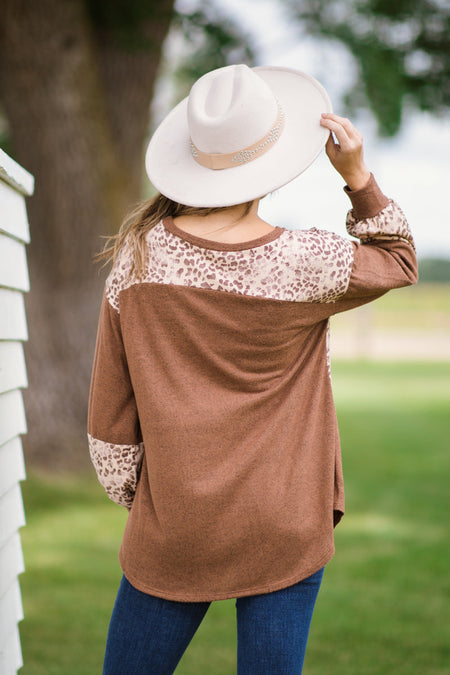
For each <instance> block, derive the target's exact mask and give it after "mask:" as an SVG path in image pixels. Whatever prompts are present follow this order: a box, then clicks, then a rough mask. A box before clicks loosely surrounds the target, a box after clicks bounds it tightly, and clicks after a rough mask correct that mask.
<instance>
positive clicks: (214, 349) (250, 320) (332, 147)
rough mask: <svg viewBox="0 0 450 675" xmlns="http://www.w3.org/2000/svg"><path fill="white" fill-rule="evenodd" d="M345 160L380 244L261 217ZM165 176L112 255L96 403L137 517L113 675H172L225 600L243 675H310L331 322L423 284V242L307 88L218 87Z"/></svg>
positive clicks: (102, 457)
mask: <svg viewBox="0 0 450 675" xmlns="http://www.w3.org/2000/svg"><path fill="white" fill-rule="evenodd" d="M330 132H332V133H330ZM333 134H334V137H333ZM335 139H336V140H335ZM324 145H326V152H327V155H328V157H329V159H330V161H331V163H332V165H333V166H334V168H335V169H336V170H337V171H338V173H339V174H340V175H341V176H342V177H343V179H344V180H345V182H346V187H345V190H346V192H347V194H348V196H349V198H350V200H351V202H352V205H353V208H352V210H351V211H350V212H349V214H348V216H347V229H348V232H349V234H351V235H353V236H354V237H356V238H358V239H359V240H360V241H359V242H356V241H353V240H350V239H346V238H342V237H339V236H337V235H335V234H333V233H330V232H326V231H320V230H317V229H312V230H307V231H304V230H303V231H302V230H299V231H288V230H285V229H283V228H280V227H273V226H272V225H270V224H269V223H267V222H265V221H263V220H262V219H261V218H259V216H258V203H259V199H260V198H261V197H262V196H264V195H266V194H267V193H269V192H271V191H273V190H275V189H277V188H279V187H281V186H282V185H284V184H286V183H287V182H289V181H290V180H292V179H293V178H295V177H296V176H297V175H299V174H300V173H301V172H302V171H304V170H305V169H306V168H307V167H308V166H309V165H310V164H311V162H312V161H314V159H315V158H316V157H317V155H318V154H319V152H320V151H321V150H322V148H323V147H324ZM146 167H147V172H148V175H149V177H150V180H151V181H152V183H153V184H154V186H155V187H156V188H157V189H158V190H159V191H160V194H159V195H158V196H157V197H156V198H155V199H154V200H153V201H152V202H147V203H146V204H144V205H143V206H142V207H141V208H140V209H139V210H138V211H136V212H135V213H134V214H132V216H131V217H130V218H129V219H128V221H127V222H126V223H125V224H124V226H123V228H122V230H121V232H120V233H119V235H118V237H117V238H116V241H115V245H114V247H112V248H110V249H109V251H108V252H107V254H108V255H109V256H112V258H113V260H114V265H113V268H112V271H111V273H110V275H109V277H108V280H107V282H106V289H105V295H104V299H103V306H102V311H101V316H100V323H99V332H98V339H97V347H96V355H95V362H94V368H93V375H92V384H91V393H90V406H89V421H88V427H89V428H88V431H89V443H90V450H91V456H92V460H93V463H94V465H95V468H96V470H97V473H98V476H99V479H100V481H101V483H102V484H103V485H104V487H105V489H106V491H107V493H108V495H109V496H110V497H111V499H113V500H114V501H115V502H117V503H118V504H122V505H124V506H125V507H127V508H128V510H129V517H128V521H127V525H126V529H125V533H124V539H123V543H122V547H121V551H120V562H121V566H122V569H123V572H124V577H123V579H122V582H121V586H120V589H119V593H118V597H117V600H116V605H115V608H114V612H113V616H112V620H111V625H110V630H109V635H108V643H107V650H106V657H105V666H104V673H106V674H108V675H110V674H112V673H118V674H119V673H120V674H123V673H127V675H131V674H133V673H136V674H143V673H152V674H154V675H155V674H157V675H161V674H163V673H172V672H173V671H174V669H175V668H176V665H177V663H178V661H179V659H180V658H181V656H182V654H183V652H184V650H185V649H186V647H187V645H188V644H189V642H190V640H191V638H192V636H193V635H194V633H195V631H196V629H197V627H198V625H199V624H200V622H201V620H202V618H203V616H204V614H205V612H206V611H207V608H208V606H209V603H210V602H211V601H213V600H220V599H225V598H236V607H237V629H238V673H240V675H245V674H249V673H252V674H263V673H264V674H265V675H267V674H269V673H274V674H275V673H276V674H277V675H280V674H283V673H289V674H292V673H301V671H302V665H303V659H304V654H305V648H306V641H307V637H308V631H309V626H310V621H311V616H312V612H313V608H314V603H315V600H316V596H317V592H318V590H319V586H320V582H321V579H322V574H323V568H324V566H325V565H326V563H327V562H328V561H329V560H330V558H331V557H332V556H333V553H334V543H333V528H334V527H335V526H336V524H337V523H338V522H339V520H340V519H341V517H342V515H343V513H344V493H343V481H342V468H341V459H340V447H339V437H338V430H337V423H336V415H335V410H334V405H333V399H332V392H331V382H330V373H329V358H328V346H327V345H328V319H329V317H330V316H332V315H333V314H336V313H337V312H342V311H345V310H348V309H351V308H353V307H357V306H358V305H362V304H364V303H366V302H369V301H371V300H374V299H375V298H377V297H379V296H380V295H382V294H383V293H385V292H386V291H388V290H389V289H391V288H398V287H401V286H406V285H409V284H412V283H414V282H415V281H416V279H417V271H416V258H415V254H414V247H413V242H412V238H411V234H410V231H409V228H408V225H407V223H406V220H405V218H404V216H403V214H402V212H401V210H400V209H399V207H398V206H397V205H396V204H395V203H394V202H392V201H390V200H389V199H388V198H387V197H385V196H384V195H383V193H382V192H381V190H380V189H379V187H378V186H377V184H376V182H375V179H374V177H373V176H372V175H371V174H370V172H369V170H368V169H367V167H366V165H365V163H364V159H363V151H362V138H361V135H360V134H359V133H358V132H357V131H356V129H355V128H354V127H353V125H352V124H351V123H350V122H349V121H348V120H346V119H344V118H342V117H339V116H337V115H335V114H333V113H332V112H331V104H330V102H329V99H328V96H327V94H326V92H325V91H324V89H323V88H322V87H321V85H320V84H319V83H318V82H316V81H315V80H314V79H312V78H311V77H309V76H307V75H305V74H304V73H301V72H299V71H294V70H290V69H285V68H255V69H249V68H247V67H246V66H242V65H239V66H229V67H226V68H221V69H218V70H216V71H213V72H211V73H208V74H207V75H205V76H203V77H202V78H200V80H198V82H196V83H195V85H194V86H193V87H192V90H191V92H190V94H189V97H188V98H187V99H185V100H184V101H182V102H181V103H180V104H179V105H178V106H177V107H176V108H175V109H174V110H172V112H171V113H170V114H169V115H168V116H167V117H166V119H165V120H164V121H163V122H162V124H161V125H160V127H159V128H158V129H157V131H156V132H155V134H154V136H153V138H152V139H151V141H150V144H149V147H148V150H147V157H146ZM299 209H301V203H300V200H299Z"/></svg>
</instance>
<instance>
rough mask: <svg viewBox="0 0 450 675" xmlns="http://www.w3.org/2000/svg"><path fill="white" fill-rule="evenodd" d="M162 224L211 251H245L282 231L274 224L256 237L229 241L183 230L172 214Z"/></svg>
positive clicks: (183, 237)
mask: <svg viewBox="0 0 450 675" xmlns="http://www.w3.org/2000/svg"><path fill="white" fill-rule="evenodd" d="M162 224H163V226H164V228H165V229H166V230H167V231H168V232H170V233H171V234H174V235H175V236H176V237H179V238H180V239H183V240H184V241H187V242H189V243H190V244H193V245H194V246H199V247H200V248H207V249H211V250H213V251H245V250H247V249H250V248H257V247H258V246H263V245H264V244H269V243H270V242H272V241H274V240H275V239H278V237H279V236H281V234H282V232H283V228H282V227H278V226H276V227H275V228H274V229H273V230H272V231H271V232H268V233H267V234H263V235H262V236H261V237H257V238H256V239H251V240H249V241H239V242H236V243H231V242H224V241H215V240H214V239H205V238H204V237H199V236H197V235H196V234H191V233H190V232H185V230H182V229H181V228H180V227H178V226H177V225H176V224H175V223H174V220H173V218H172V216H168V217H167V218H164V219H163V220H162Z"/></svg>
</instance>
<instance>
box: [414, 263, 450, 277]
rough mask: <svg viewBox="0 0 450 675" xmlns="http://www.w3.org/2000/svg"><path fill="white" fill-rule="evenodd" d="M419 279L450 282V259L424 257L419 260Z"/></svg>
mask: <svg viewBox="0 0 450 675" xmlns="http://www.w3.org/2000/svg"><path fill="white" fill-rule="evenodd" d="M419 279H420V281H421V282H427V283H450V260H449V259H448V258H422V259H421V260H419Z"/></svg>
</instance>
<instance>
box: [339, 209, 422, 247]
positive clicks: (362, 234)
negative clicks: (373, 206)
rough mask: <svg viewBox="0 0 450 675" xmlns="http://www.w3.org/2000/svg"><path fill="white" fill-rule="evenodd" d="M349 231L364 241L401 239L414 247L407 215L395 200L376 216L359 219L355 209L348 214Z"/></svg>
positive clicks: (365, 242)
mask: <svg viewBox="0 0 450 675" xmlns="http://www.w3.org/2000/svg"><path fill="white" fill-rule="evenodd" d="M347 232H348V233H349V234H351V235H352V236H353V237H357V238H358V239H360V240H361V242H362V243H364V244H368V243H370V242H373V241H383V240H384V241H391V240H393V239H394V240H395V239H397V240H401V241H405V242H407V243H408V244H410V245H411V246H412V247H413V248H415V247H414V240H413V237H412V234H411V230H410V229H409V225H408V222H407V220H406V217H405V215H404V213H403V211H402V210H401V208H400V207H399V206H398V204H396V203H395V202H394V201H392V200H390V201H389V204H388V205H387V206H386V207H385V208H384V209H382V210H381V211H380V212H379V213H378V214H377V215H376V216H373V217H371V218H365V219H363V220H358V219H357V218H355V215H354V212H353V210H351V211H349V212H348V214H347Z"/></svg>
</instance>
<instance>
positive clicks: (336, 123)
mask: <svg viewBox="0 0 450 675" xmlns="http://www.w3.org/2000/svg"><path fill="white" fill-rule="evenodd" d="M320 123H321V125H322V126H324V127H326V128H327V129H329V130H330V131H332V132H333V133H334V134H335V136H336V138H337V141H338V143H339V146H340V148H341V150H343V151H344V152H345V151H350V152H351V151H353V150H355V149H356V148H357V147H358V146H360V145H362V136H361V134H360V133H359V131H358V130H357V129H355V127H354V126H353V124H352V123H351V122H350V120H349V119H347V118H346V117H339V115H335V114H334V113H324V114H323V115H322V117H321V120H320Z"/></svg>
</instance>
